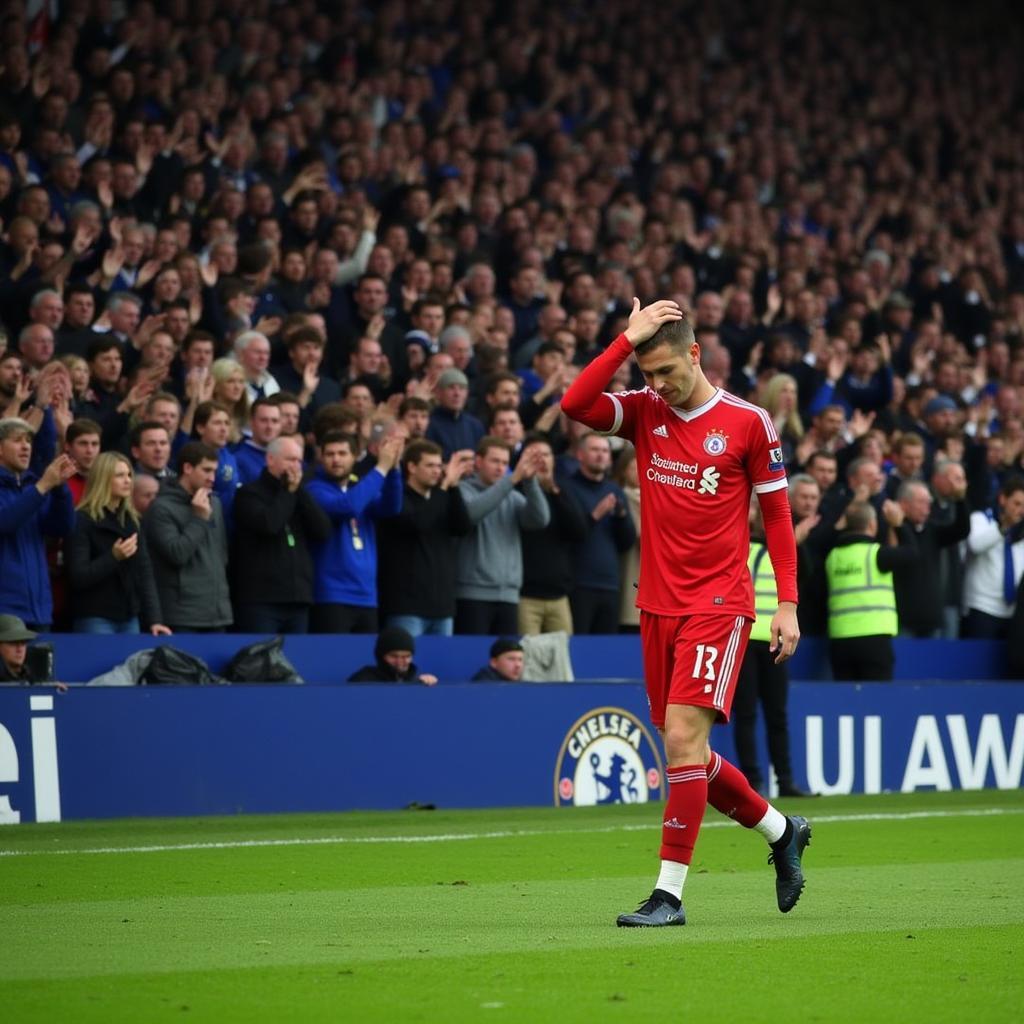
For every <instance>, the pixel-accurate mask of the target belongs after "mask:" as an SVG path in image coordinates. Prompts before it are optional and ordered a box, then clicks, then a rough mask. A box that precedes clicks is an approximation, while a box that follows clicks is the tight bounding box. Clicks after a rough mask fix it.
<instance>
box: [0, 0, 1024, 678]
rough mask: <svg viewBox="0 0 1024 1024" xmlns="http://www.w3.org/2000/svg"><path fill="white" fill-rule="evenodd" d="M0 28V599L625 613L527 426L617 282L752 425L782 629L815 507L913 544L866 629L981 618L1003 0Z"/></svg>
mask: <svg viewBox="0 0 1024 1024" xmlns="http://www.w3.org/2000/svg"><path fill="white" fill-rule="evenodd" d="M2 11H3V13H2V16H0V218H2V230H3V243H2V246H0V319H2V328H3V335H2V342H0V417H2V422H0V552H2V557H3V572H2V580H0V612H3V613H7V614H11V615H16V616H18V617H19V618H20V619H21V620H23V621H24V622H25V623H26V624H27V625H28V626H29V627H30V628H31V629H40V628H42V629H48V628H56V629H71V628H75V629H83V630H110V629H116V630H127V631H133V630H137V629H140V628H142V629H148V630H151V631H153V632H154V633H159V632H167V631H182V630H184V631H200V630H221V629H228V628H231V627H232V626H234V627H235V628H239V629H246V630H259V631H262V630H286V631H305V630H307V629H309V628H310V626H312V628H313V629H315V630H317V631H332V632H335V631H336V632H348V631H361V632H375V631H377V630H378V629H380V628H382V627H388V628H393V629H404V630H406V631H407V632H408V633H409V635H411V636H416V635H418V634H420V633H423V632H438V633H448V632H451V631H452V630H453V629H456V630H458V631H462V632H485V633H491V634H517V633H523V632H528V631H540V630H547V629H552V628H575V629H576V631H578V632H609V631H615V630H616V629H619V628H623V629H631V628H635V622H636V618H635V609H633V608H632V600H631V595H632V593H633V589H632V582H633V579H634V578H635V577H634V575H633V573H634V571H635V570H634V569H632V568H631V565H634V564H635V553H636V545H637V544H638V543H639V537H638V533H637V531H638V518H637V501H638V493H639V492H638V489H637V478H636V465H635V460H633V459H632V455H631V452H630V451H629V450H623V448H622V446H621V443H620V442H618V441H617V439H611V441H609V439H606V438H603V437H599V436H596V435H592V434H586V433H584V432H582V431H581V430H580V428H579V427H578V425H576V424H574V423H572V422H570V421H568V420H567V419H566V418H565V417H564V415H563V414H562V413H561V411H560V408H559V398H560V396H561V395H562V393H563V392H564V390H565V388H566V387H567V386H568V384H569V383H570V382H571V381H572V380H573V379H574V376H575V374H576V373H578V370H579V367H580V366H582V365H585V364H586V363H587V361H588V360H590V359H591V358H592V357H593V356H594V354H595V353H597V352H599V351H600V350H601V349H602V348H603V347H604V346H606V345H607V344H608V343H609V342H610V341H611V340H612V339H614V337H615V336H616V335H617V334H618V333H619V332H620V331H621V329H622V328H623V326H624V324H625V322H626V317H627V315H628V311H629V308H630V305H631V301H632V297H633V296H634V295H635V296H638V297H639V298H640V300H641V302H643V303H646V302H649V301H652V300H654V299H656V298H672V299H675V300H676V301H678V302H679V303H680V304H681V305H683V306H684V307H686V308H687V309H689V310H692V314H691V315H692V319H693V324H694V328H695V332H696V337H697V340H698V342H699V343H700V345H701V352H702V364H703V366H704V369H705V372H706V374H707V375H708V377H709V379H710V380H711V381H712V383H714V384H716V385H720V386H723V387H726V388H728V389H729V390H731V391H733V392H735V393H737V394H739V395H741V396H743V397H745V398H748V399H750V400H752V401H755V402H758V403H759V404H761V405H763V406H764V407H765V408H766V409H767V410H768V411H769V412H770V413H771V415H772V416H773V418H774V420H775V422H776V425H777V427H778V430H779V434H780V437H781V439H782V441H783V446H784V454H785V459H786V462H787V467H788V469H789V471H790V474H791V479H792V487H791V500H792V504H793V508H794V518H795V521H796V527H797V537H798V541H799V542H800V548H801V553H802V556H801V569H802V590H803V593H804V595H805V600H804V602H803V605H802V608H801V617H802V622H801V625H802V628H803V629H804V631H805V632H807V633H815V632H818V633H823V632H824V631H825V629H826V624H825V622H824V620H823V612H822V609H824V608H826V607H827V601H826V600H825V596H824V593H823V587H824V577H825V573H824V568H823V567H824V563H825V559H826V557H827V554H828V552H829V550H830V549H831V548H832V547H833V546H834V545H835V544H836V542H837V540H838V538H839V537H840V535H841V533H842V531H843V529H844V528H846V529H847V530H849V529H851V528H852V526H851V523H849V522H847V519H846V516H847V512H848V510H849V508H850V505H851V502H856V503H857V506H858V507H857V509H856V510H855V513H854V516H853V519H854V521H855V523H856V524H860V525H861V526H864V525H865V524H867V523H868V522H869V521H872V520H871V517H870V516H866V515H865V514H864V513H863V510H862V506H863V505H868V506H872V507H873V509H874V520H873V521H874V523H875V526H874V529H875V530H876V532H877V533H878V535H879V538H880V539H881V540H883V542H888V543H889V544H895V545H897V546H900V545H905V546H916V548H917V549H918V552H919V556H918V557H916V558H914V559H906V558H905V559H902V560H900V559H893V560H892V561H893V564H894V565H895V564H897V563H899V564H898V568H897V571H896V592H897V601H898V604H899V615H900V622H901V627H902V628H903V629H904V630H905V631H907V632H911V633H913V634H914V635H919V636H933V635H940V634H941V635H946V636H952V635H957V633H958V631H959V630H960V628H961V618H962V616H964V615H965V616H966V618H964V623H965V625H966V630H967V635H973V636H992V635H1003V634H1005V633H1006V631H1007V627H1008V622H1009V620H1010V617H1011V615H1012V614H1013V612H1014V609H1015V607H1016V606H1017V604H1018V602H1017V601H1016V596H1017V593H1016V590H1017V586H1018V584H1019V582H1020V579H1021V575H1022V573H1024V540H1022V539H1021V537H1020V532H1021V529H1022V527H1021V526H1020V525H1019V524H1020V523H1021V521H1022V520H1024V483H1020V485H1019V486H1018V476H1017V475H1018V474H1020V473H1021V472H1022V468H1024V467H1022V451H1024V104H1022V102H1021V100H1022V78H1021V72H1020V69H1019V61H1018V57H1017V53H1018V44H1019V43H1020V42H1021V38H1020V37H1021V28H1020V23H1019V20H1018V19H1015V18H1014V17H1013V14H1012V9H1010V8H1009V7H1008V6H1006V5H1002V4H997V3H992V4H989V3H984V2H983V3H980V4H975V5H972V6H971V8H970V9H969V10H964V9H960V8H954V7H952V6H950V5H945V4H939V5H934V4H931V5H925V4H921V3H911V4H906V5H900V6H899V7H897V8H893V7H891V6H887V5H886V6H883V5H881V4H877V3H875V4H867V5H862V6H861V5H858V6H856V7H853V8H851V7H849V6H846V7H840V6H838V5H836V6H828V5H824V6H822V5H816V4H815V5H811V4H808V5H799V4H795V5H794V4H784V3H779V2H768V3H758V4H754V3H749V2H741V0H726V2H724V3H722V4H719V5H715V6H714V7H713V8H698V7H696V6H694V5H691V4H687V3H682V2H678V0H670V2H669V3H668V4H660V5H654V6H647V7H644V6H643V5H636V4H629V3H626V2H624V0H608V2H605V3H601V4H583V3H565V4H557V5H542V4H540V3H537V2H534V0H524V2H521V3H516V4H509V5H498V4H494V3H490V2H488V0H474V2H473V3H469V2H465V0H440V2H432V3H425V2H415V0H408V2H403V0H389V2H385V3H381V4H366V5H361V4H358V3H354V2H346V0H340V2H339V3H331V4H318V3H316V2H315V0H297V2H295V3H291V4H286V5H281V4H271V3H270V2H269V0H249V2H247V3H245V4H243V3H242V2H241V0H218V2H216V3H214V2H212V0H193V2H191V3H190V2H189V0H167V2H164V3H154V2H152V0H137V2H131V0H128V2H125V3H117V2H113V0H64V2H62V3H61V4H60V6H59V17H58V18H57V20H56V21H53V22H48V20H47V18H48V15H49V14H50V12H51V8H50V7H49V5H44V8H43V11H42V12H41V13H40V14H39V15H38V16H37V17H36V20H34V21H32V22H28V21H27V20H26V18H27V15H26V10H25V5H23V4H21V3H16V2H8V3H5V4H3V5H2ZM631 372H632V373H633V374H634V375H633V376H632V377H631ZM638 383H639V382H638V380H637V379H636V377H635V371H631V370H630V367H629V366H626V367H624V368H623V372H622V373H621V374H620V375H619V377H618V378H617V380H616V383H615V386H616V387H619V388H628V387H631V386H636V385H637V384H638ZM75 507H77V513H76V512H75V511H74V509H75ZM879 524H881V529H879ZM865 528H866V527H865ZM44 535H45V538H46V540H45V545H46V546H45V547H44ZM631 560H632V561H631ZM406 667H407V666H406Z"/></svg>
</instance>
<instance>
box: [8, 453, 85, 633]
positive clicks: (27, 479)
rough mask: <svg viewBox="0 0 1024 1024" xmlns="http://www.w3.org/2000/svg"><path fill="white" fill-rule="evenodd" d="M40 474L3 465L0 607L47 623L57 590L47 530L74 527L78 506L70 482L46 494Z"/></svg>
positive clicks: (58, 532) (55, 532) (55, 533)
mask: <svg viewBox="0 0 1024 1024" xmlns="http://www.w3.org/2000/svg"><path fill="white" fill-rule="evenodd" d="M38 479H39V477H38V476H37V475H36V474H35V473H34V472H32V471H31V470H28V471H27V472H25V473H22V474H21V479H20V480H18V478H17V477H15V475H14V474H13V473H11V472H10V471H9V470H7V469H4V468H3V467H0V566H2V567H3V570H2V571H0V612H3V613H4V614H6V615H17V616H18V618H20V619H21V620H22V621H23V622H26V623H31V624H33V625H37V626H44V625H49V623H51V622H52V621H53V594H52V592H51V590H50V574H49V572H48V571H47V567H46V547H45V544H44V542H43V535H44V534H46V535H48V536H51V537H66V536H67V535H68V534H69V533H71V531H72V529H73V528H74V525H75V508H74V504H73V502H72V499H71V490H70V489H69V487H68V485H67V484H61V485H60V486H59V487H55V488H54V489H53V490H52V491H50V493H49V494H46V495H43V494H40V493H39V491H38V490H37V489H36V487H35V483H36V481H37V480H38Z"/></svg>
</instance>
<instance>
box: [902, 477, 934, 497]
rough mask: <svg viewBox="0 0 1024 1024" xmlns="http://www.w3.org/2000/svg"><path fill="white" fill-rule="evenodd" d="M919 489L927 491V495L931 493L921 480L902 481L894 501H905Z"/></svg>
mask: <svg viewBox="0 0 1024 1024" xmlns="http://www.w3.org/2000/svg"><path fill="white" fill-rule="evenodd" d="M919 487H921V488H923V489H924V490H925V491H927V492H928V494H931V493H932V492H931V491H930V490H928V485H927V484H926V483H925V482H924V481H923V480H904V481H903V483H901V484H900V486H899V488H898V489H897V491H896V500H897V501H906V500H907V499H908V498H910V496H911V495H912V494H913V492H914V491H916V490H917V489H918V488H919Z"/></svg>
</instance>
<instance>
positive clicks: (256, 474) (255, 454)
mask: <svg viewBox="0 0 1024 1024" xmlns="http://www.w3.org/2000/svg"><path fill="white" fill-rule="evenodd" d="M231 454H232V455H234V457H235V464H236V465H237V466H238V482H239V484H251V483H252V482H253V481H254V480H259V478H260V473H262V472H263V470H264V468H265V467H266V465H267V453H266V450H265V449H263V448H257V447H256V445H254V444H253V443H252V441H251V440H250V439H249V438H246V439H245V440H244V441H239V442H238V444H236V445H234V446H233V447H232V448H231ZM217 476H218V477H219V476H220V460H219V459H218V460H217ZM219 493H220V492H219V491H218V494H219Z"/></svg>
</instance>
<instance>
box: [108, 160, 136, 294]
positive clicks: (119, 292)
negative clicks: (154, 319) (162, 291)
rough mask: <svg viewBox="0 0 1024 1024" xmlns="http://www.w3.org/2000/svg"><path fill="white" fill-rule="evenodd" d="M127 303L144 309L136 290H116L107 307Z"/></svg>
mask: <svg viewBox="0 0 1024 1024" xmlns="http://www.w3.org/2000/svg"><path fill="white" fill-rule="evenodd" d="M133 166H134V165H133ZM126 303H130V304H131V305H133V306H138V308H139V309H142V299H140V298H139V296H138V295H136V294H135V293H134V292H114V294H113V295H111V296H110V298H109V299H107V309H108V310H109V311H110V312H111V313H116V312H117V311H118V310H119V309H120V308H121V307H122V306H123V305H125V304H126Z"/></svg>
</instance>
